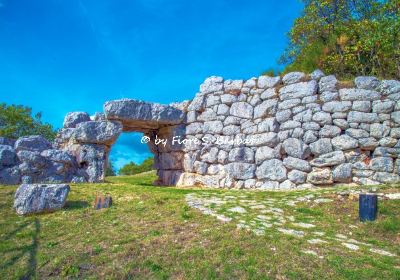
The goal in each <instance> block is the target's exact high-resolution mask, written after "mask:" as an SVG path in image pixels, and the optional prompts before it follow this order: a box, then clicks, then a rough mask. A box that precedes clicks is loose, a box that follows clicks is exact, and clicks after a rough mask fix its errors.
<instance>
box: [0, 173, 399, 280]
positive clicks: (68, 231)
mask: <svg viewBox="0 0 400 280" xmlns="http://www.w3.org/2000/svg"><path fill="white" fill-rule="evenodd" d="M154 180H155V175H154V173H147V174H144V175H143V174H141V175H135V176H122V177H110V178H107V182H106V183H103V184H78V185H71V192H70V194H69V197H68V202H67V204H66V206H65V208H64V209H62V210H60V211H57V212H54V213H47V214H42V215H31V216H26V217H21V216H18V215H16V214H15V212H14V210H13V209H12V203H13V195H14V192H15V190H16V187H15V186H0V214H1V215H0V275H1V278H2V279H28V278H32V279H60V278H64V279H76V278H79V279H374V278H380V279H400V270H399V267H400V261H399V258H398V257H385V256H381V255H376V254H372V253H371V252H369V251H367V250H364V249H362V250H359V251H357V252H351V251H349V250H346V249H345V248H343V247H340V246H338V245H337V244H336V245H335V244H333V243H332V244H327V245H311V244H309V243H308V242H307V238H308V236H310V234H311V233H310V232H311V231H312V230H306V229H302V230H303V231H305V232H306V233H307V234H308V236H307V238H297V237H291V236H287V235H283V234H281V233H280V232H278V231H277V230H276V229H275V228H266V229H265V235H260V236H258V235H255V234H253V233H252V232H251V231H247V230H241V229H237V228H236V222H235V221H232V222H228V223H222V222H220V221H218V220H217V219H216V218H215V217H212V216H209V215H203V214H202V213H201V212H200V211H198V210H196V209H193V208H190V207H189V206H188V205H187V204H186V201H185V195H186V194H189V193H195V194H199V195H200V194H204V195H208V196H209V197H211V196H215V197H221V196H225V197H226V196H232V197H234V199H232V200H230V202H229V203H228V204H227V205H223V207H221V206H218V205H216V204H215V205H211V207H210V208H211V209H215V211H221V214H224V215H227V216H228V215H229V216H230V217H233V218H235V217H236V218H235V219H236V220H240V219H243V220H244V221H245V222H246V223H247V222H249V221H250V220H253V219H254V218H255V217H256V215H257V214H255V213H256V212H254V211H256V210H252V209H251V208H250V207H245V209H246V210H247V213H246V214H242V215H241V216H240V215H239V216H240V218H237V217H239V216H238V214H235V213H232V212H229V211H228V209H230V208H231V207H233V206H235V205H237V203H238V201H240V200H245V199H249V200H255V201H257V203H259V204H265V205H268V203H269V202H268V201H269V200H272V199H273V200H274V203H275V207H279V208H281V209H283V210H284V211H285V216H293V217H295V218H296V222H299V221H302V222H311V221H312V223H313V224H315V225H316V226H317V228H316V229H315V231H317V230H318V231H324V232H325V233H326V235H327V236H328V237H334V236H335V234H336V233H342V234H345V235H347V236H349V238H356V239H357V240H360V241H362V242H371V243H373V244H374V245H376V246H379V248H384V249H387V250H388V251H391V252H393V253H395V254H397V255H398V256H399V255H400V239H399V217H400V202H399V201H380V204H379V218H378V220H377V221H376V222H374V223H365V224H363V223H360V222H359V221H358V216H357V215H358V213H357V209H358V208H357V207H358V202H356V201H341V202H339V201H336V200H335V201H334V202H332V203H325V204H321V205H309V204H307V203H303V202H301V203H298V205H297V206H296V207H289V206H287V204H286V203H287V202H288V201H291V200H293V199H295V198H296V197H298V196H300V195H306V194H310V193H311V194H314V195H315V196H329V195H330V192H331V191H332V190H321V191H312V192H311V191H298V192H261V191H258V192H251V191H231V190H212V189H196V188H192V189H189V188H175V187H155V186H152V182H153V181H154ZM385 188H387V189H388V190H389V187H385ZM396 189H397V186H390V190H396ZM383 190H385V189H383ZM107 192H108V193H110V194H111V195H112V197H113V206H112V207H111V208H110V209H102V210H94V209H93V208H92V204H93V201H94V199H95V197H96V194H97V193H107ZM331 198H332V197H331ZM218 209H219V210H218ZM274 221H275V222H279V219H275V220H271V221H265V222H267V223H270V222H274ZM255 224H256V226H257V227H258V226H261V225H262V223H261V222H260V221H258V222H257V223H255ZM288 224H290V223H289V222H288ZM293 228H294V227H293ZM296 229H298V228H296ZM298 230H301V229H298ZM313 230H314V229H313ZM315 237H316V236H314V238H315ZM304 250H313V251H315V252H317V253H318V255H320V256H323V258H318V257H315V256H312V255H307V254H305V253H303V251H304Z"/></svg>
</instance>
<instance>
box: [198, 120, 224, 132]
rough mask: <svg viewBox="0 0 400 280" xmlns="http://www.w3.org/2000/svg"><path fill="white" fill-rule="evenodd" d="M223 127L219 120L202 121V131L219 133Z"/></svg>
mask: <svg viewBox="0 0 400 280" xmlns="http://www.w3.org/2000/svg"><path fill="white" fill-rule="evenodd" d="M223 128H224V126H223V124H222V122H221V121H208V122H204V125H203V133H210V134H220V133H221V132H222V129H223Z"/></svg>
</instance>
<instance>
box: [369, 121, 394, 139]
mask: <svg viewBox="0 0 400 280" xmlns="http://www.w3.org/2000/svg"><path fill="white" fill-rule="evenodd" d="M389 134H390V127H389V126H387V125H384V124H380V123H373V124H371V126H370V135H371V136H372V137H375V138H377V139H380V138H383V137H386V136H388V135H389Z"/></svg>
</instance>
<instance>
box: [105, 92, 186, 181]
mask: <svg viewBox="0 0 400 280" xmlns="http://www.w3.org/2000/svg"><path fill="white" fill-rule="evenodd" d="M175 105H176V107H173V106H168V105H161V104H158V103H148V102H143V101H139V100H134V99H121V100H115V101H109V102H106V103H105V104H104V113H105V117H106V119H107V120H108V121H112V122H118V123H120V124H121V125H122V131H123V132H142V133H143V134H144V135H145V136H146V138H147V139H146V140H148V142H147V144H148V146H149V148H150V151H151V152H152V153H153V154H154V167H155V169H157V175H158V176H159V178H158V180H157V181H156V182H155V184H157V185H176V183H177V182H178V180H179V178H180V175H181V174H182V173H183V165H182V163H183V156H184V152H183V145H182V144H179V143H175V142H173V139H174V137H184V135H185V124H184V120H185V113H184V112H183V111H182V110H180V109H179V105H182V104H175ZM177 107H178V108H177ZM156 140H159V141H160V142H159V143H156V142H155V141H156ZM161 140H164V141H165V142H162V141H161Z"/></svg>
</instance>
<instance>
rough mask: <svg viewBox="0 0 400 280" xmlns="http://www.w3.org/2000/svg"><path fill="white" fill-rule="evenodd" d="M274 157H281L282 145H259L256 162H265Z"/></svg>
mask: <svg viewBox="0 0 400 280" xmlns="http://www.w3.org/2000/svg"><path fill="white" fill-rule="evenodd" d="M273 158H276V159H279V158H281V154H280V145H278V146H277V147H275V148H270V147H267V146H264V147H258V148H257V149H256V154H255V161H256V164H260V163H262V162H264V161H265V160H268V159H273Z"/></svg>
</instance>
